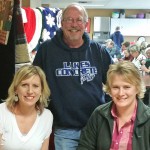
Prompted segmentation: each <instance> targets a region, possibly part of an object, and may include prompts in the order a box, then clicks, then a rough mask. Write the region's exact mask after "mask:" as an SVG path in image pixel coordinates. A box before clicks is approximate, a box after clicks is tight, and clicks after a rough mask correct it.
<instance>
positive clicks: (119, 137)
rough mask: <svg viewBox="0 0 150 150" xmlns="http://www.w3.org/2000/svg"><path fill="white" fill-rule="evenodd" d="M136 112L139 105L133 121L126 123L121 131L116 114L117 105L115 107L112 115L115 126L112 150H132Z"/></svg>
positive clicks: (132, 118)
mask: <svg viewBox="0 0 150 150" xmlns="http://www.w3.org/2000/svg"><path fill="white" fill-rule="evenodd" d="M136 110H137V103H136V106H135V110H134V113H133V115H132V117H131V119H130V120H129V121H128V122H126V123H125V124H124V125H123V126H122V127H121V128H120V130H119V121H118V117H117V114H116V108H115V105H113V107H112V110H111V114H112V116H113V117H114V126H113V134H112V143H111V147H110V150H132V137H133V128H134V122H135V118H136Z"/></svg>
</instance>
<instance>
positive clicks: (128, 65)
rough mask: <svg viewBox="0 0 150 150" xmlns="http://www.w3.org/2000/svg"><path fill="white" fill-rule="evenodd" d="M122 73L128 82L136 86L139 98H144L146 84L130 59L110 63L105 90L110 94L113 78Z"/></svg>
mask: <svg viewBox="0 0 150 150" xmlns="http://www.w3.org/2000/svg"><path fill="white" fill-rule="evenodd" d="M116 74H118V75H121V76H122V77H123V78H124V79H125V81H126V82H128V83H130V84H132V85H134V86H136V88H137V91H138V94H137V97H138V98H143V97H144V93H145V91H146V89H145V85H144V83H143V80H142V78H141V74H140V72H139V70H138V69H137V68H136V66H135V65H134V64H133V63H132V62H130V61H122V62H118V63H115V64H112V65H110V67H109V70H108V72H107V81H106V84H105V85H104V87H103V90H104V91H105V92H106V93H108V94H109V95H110V91H111V84H112V78H113V77H114V76H115V75H116Z"/></svg>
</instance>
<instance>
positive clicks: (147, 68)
mask: <svg viewBox="0 0 150 150" xmlns="http://www.w3.org/2000/svg"><path fill="white" fill-rule="evenodd" d="M145 54H146V56H147V57H146V60H144V62H143V65H142V66H141V69H142V71H144V72H145V73H146V74H150V47H148V48H146V50H145Z"/></svg>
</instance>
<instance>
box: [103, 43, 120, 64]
mask: <svg viewBox="0 0 150 150" xmlns="http://www.w3.org/2000/svg"><path fill="white" fill-rule="evenodd" d="M106 50H107V51H108V53H109V54H110V56H111V57H112V59H113V61H114V62H116V61H118V59H117V56H119V55H120V51H119V50H118V49H117V47H116V45H115V43H114V42H113V41H108V42H107V43H106Z"/></svg>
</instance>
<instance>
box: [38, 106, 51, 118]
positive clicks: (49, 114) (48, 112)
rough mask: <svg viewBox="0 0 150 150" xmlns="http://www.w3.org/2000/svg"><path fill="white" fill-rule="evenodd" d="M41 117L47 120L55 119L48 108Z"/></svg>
mask: <svg viewBox="0 0 150 150" xmlns="http://www.w3.org/2000/svg"><path fill="white" fill-rule="evenodd" d="M41 115H42V116H43V117H44V118H45V117H50V118H53V114H52V112H51V111H50V110H49V109H47V108H44V110H43V113H42V114H41Z"/></svg>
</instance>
